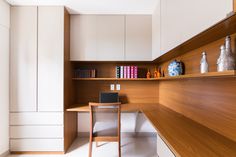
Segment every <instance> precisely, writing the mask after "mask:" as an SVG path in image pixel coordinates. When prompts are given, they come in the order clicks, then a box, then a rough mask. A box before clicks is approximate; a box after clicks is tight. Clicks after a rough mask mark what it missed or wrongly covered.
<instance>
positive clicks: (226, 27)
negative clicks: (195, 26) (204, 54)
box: [153, 13, 236, 63]
mask: <svg viewBox="0 0 236 157" xmlns="http://www.w3.org/2000/svg"><path fill="white" fill-rule="evenodd" d="M235 28H236V13H234V14H232V15H231V16H229V17H227V18H225V19H223V20H222V21H220V22H218V23H217V24H215V25H213V26H212V27H210V28H208V29H206V30H205V31H203V32H201V33H199V34H198V35H196V36H194V37H193V38H191V39H189V40H187V41H186V42H184V43H183V44H181V45H179V46H177V47H175V48H174V49H172V50H170V51H169V52H167V53H165V54H164V55H162V56H160V57H158V58H157V59H155V60H154V61H153V63H163V62H166V61H168V60H171V59H173V58H175V57H177V56H180V55H183V54H185V53H187V52H189V51H192V50H194V49H197V48H199V47H202V46H204V45H207V44H209V43H211V42H214V41H216V40H218V39H221V38H224V37H226V36H227V35H231V34H234V33H236V29H235Z"/></svg>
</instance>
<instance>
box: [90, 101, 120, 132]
mask: <svg viewBox="0 0 236 157" xmlns="http://www.w3.org/2000/svg"><path fill="white" fill-rule="evenodd" d="M120 105H121V103H120V102H116V103H92V102H90V103H89V107H90V134H92V135H93V136H119V135H120Z"/></svg>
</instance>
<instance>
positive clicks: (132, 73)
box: [130, 66, 134, 78]
mask: <svg viewBox="0 0 236 157" xmlns="http://www.w3.org/2000/svg"><path fill="white" fill-rule="evenodd" d="M130 78H134V66H131V67H130Z"/></svg>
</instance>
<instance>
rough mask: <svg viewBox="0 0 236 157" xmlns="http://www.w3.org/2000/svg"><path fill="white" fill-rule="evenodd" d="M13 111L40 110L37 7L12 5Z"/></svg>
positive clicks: (11, 90)
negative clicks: (38, 106)
mask: <svg viewBox="0 0 236 157" xmlns="http://www.w3.org/2000/svg"><path fill="white" fill-rule="evenodd" d="M10 39H11V42H10V44H11V55H10V61H11V66H10V67H11V69H10V71H11V74H10V80H11V88H10V94H11V102H10V103H11V104H10V111H36V106H37V102H36V101H37V99H36V95H37V92H36V91H37V89H36V87H37V7H11V37H10Z"/></svg>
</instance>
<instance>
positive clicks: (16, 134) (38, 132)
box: [10, 125, 63, 139]
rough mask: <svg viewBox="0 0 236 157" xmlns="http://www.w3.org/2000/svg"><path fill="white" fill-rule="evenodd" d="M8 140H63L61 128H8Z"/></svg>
mask: <svg viewBox="0 0 236 157" xmlns="http://www.w3.org/2000/svg"><path fill="white" fill-rule="evenodd" d="M10 138H14V139H16V138H63V126H62V125H61V126H10Z"/></svg>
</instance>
